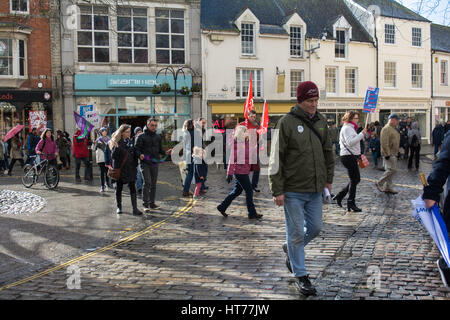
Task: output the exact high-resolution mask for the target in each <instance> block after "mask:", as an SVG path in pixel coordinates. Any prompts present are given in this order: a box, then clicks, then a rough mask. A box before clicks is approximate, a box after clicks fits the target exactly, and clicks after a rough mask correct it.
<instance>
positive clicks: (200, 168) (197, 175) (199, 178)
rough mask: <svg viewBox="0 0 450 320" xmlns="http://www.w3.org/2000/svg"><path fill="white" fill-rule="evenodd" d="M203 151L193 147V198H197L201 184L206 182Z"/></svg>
mask: <svg viewBox="0 0 450 320" xmlns="http://www.w3.org/2000/svg"><path fill="white" fill-rule="evenodd" d="M204 157H205V150H203V149H202V148H200V147H194V149H193V155H192V158H193V164H194V179H195V191H194V198H198V196H199V195H200V193H203V192H201V187H202V184H203V183H205V181H206V173H207V172H206V170H207V168H206V162H205V160H204Z"/></svg>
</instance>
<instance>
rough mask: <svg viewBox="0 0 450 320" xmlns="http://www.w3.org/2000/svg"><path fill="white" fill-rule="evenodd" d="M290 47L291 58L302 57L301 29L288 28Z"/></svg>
mask: <svg viewBox="0 0 450 320" xmlns="http://www.w3.org/2000/svg"><path fill="white" fill-rule="evenodd" d="M290 31H291V32H290V34H289V36H290V47H291V56H293V57H303V46H302V43H303V41H302V28H301V27H291V28H290Z"/></svg>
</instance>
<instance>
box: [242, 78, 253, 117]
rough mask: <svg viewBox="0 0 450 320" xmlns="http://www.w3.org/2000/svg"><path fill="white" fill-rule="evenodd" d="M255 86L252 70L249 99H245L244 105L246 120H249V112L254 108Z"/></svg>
mask: <svg viewBox="0 0 450 320" xmlns="http://www.w3.org/2000/svg"><path fill="white" fill-rule="evenodd" d="M253 107H254V106H253V86H252V73H251V72H250V84H249V86H248V94H247V100H245V105H244V118H245V120H248V112H249V111H250V110H253Z"/></svg>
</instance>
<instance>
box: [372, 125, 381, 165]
mask: <svg viewBox="0 0 450 320" xmlns="http://www.w3.org/2000/svg"><path fill="white" fill-rule="evenodd" d="M369 149H370V150H371V151H372V157H373V163H374V168H377V167H378V157H379V156H380V154H381V145H380V138H378V136H377V133H376V132H372V135H371V139H370V142H369Z"/></svg>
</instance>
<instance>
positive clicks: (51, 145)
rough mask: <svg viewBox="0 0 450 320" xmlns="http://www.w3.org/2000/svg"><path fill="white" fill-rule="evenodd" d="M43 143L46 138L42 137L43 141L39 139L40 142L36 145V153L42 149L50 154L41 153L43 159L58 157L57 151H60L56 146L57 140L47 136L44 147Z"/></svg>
mask: <svg viewBox="0 0 450 320" xmlns="http://www.w3.org/2000/svg"><path fill="white" fill-rule="evenodd" d="M43 144H44V139H41V141H39V143H38V144H37V146H36V149H35V150H36V153H37V152H38V151H40V152H42V153H47V154H50V155H49V156H48V157H47V156H46V155H43V154H41V159H48V160H53V159H56V155H55V153H58V152H59V151H58V147H57V146H56V142H55V141H53V140H52V139H51V138H47V141H46V142H45V146H44V148H42V145H43ZM41 149H42V150H41Z"/></svg>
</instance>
